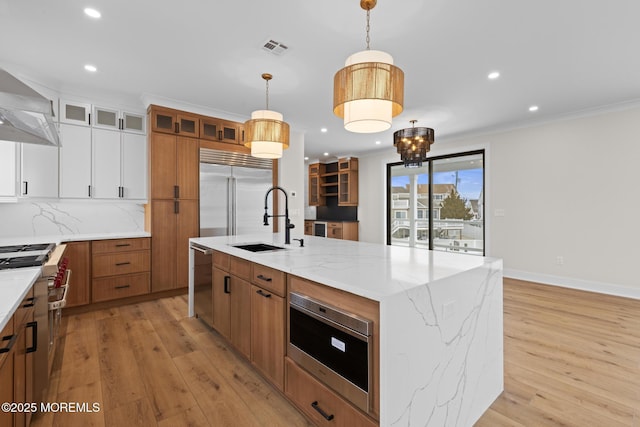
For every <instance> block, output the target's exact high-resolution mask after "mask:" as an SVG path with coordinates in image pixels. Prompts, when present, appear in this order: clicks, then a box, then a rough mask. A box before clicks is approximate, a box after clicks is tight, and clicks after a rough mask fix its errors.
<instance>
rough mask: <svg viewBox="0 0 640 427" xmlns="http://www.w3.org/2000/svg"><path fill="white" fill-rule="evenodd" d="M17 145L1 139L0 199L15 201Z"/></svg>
mask: <svg viewBox="0 0 640 427" xmlns="http://www.w3.org/2000/svg"><path fill="white" fill-rule="evenodd" d="M16 147H17V144H16V143H15V142H12V141H0V201H2V198H9V200H7V199H5V200H4V201H10V200H12V201H15V197H16V196H17V194H16V180H17V176H16V171H17V169H16Z"/></svg>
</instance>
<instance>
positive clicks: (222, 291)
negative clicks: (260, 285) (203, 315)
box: [213, 252, 251, 358]
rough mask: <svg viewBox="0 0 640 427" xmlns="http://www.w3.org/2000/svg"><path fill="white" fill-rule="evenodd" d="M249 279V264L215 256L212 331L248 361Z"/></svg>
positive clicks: (249, 353)
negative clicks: (226, 340) (224, 339)
mask: <svg viewBox="0 0 640 427" xmlns="http://www.w3.org/2000/svg"><path fill="white" fill-rule="evenodd" d="M216 265H217V266H216ZM250 278H251V263H250V262H249V261H246V260H243V259H240V258H236V257H233V256H229V255H227V254H221V253H219V252H214V267H213V327H214V328H215V329H216V330H217V331H218V332H220V334H221V335H223V336H224V337H226V338H227V339H228V340H229V341H230V342H231V344H233V346H234V347H236V349H237V350H238V351H240V352H241V353H242V354H243V355H245V357H247V358H250V357H251V284H250V283H249V282H248V281H247V280H249V279H250Z"/></svg>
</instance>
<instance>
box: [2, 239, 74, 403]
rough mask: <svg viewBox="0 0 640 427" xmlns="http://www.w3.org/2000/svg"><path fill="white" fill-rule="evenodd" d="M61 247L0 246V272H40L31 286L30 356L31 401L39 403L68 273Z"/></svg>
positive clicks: (42, 393) (44, 387)
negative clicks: (32, 332)
mask: <svg viewBox="0 0 640 427" xmlns="http://www.w3.org/2000/svg"><path fill="white" fill-rule="evenodd" d="M64 250H65V245H56V244H55V243H38V244H26V245H10V246H0V270H6V269H13V268H27V267H40V268H41V273H40V277H39V278H38V280H37V281H36V282H35V283H34V285H33V290H34V302H33V303H34V306H35V307H34V308H35V310H34V322H35V323H36V327H35V329H34V330H35V331H36V332H35V333H36V338H35V345H34V348H35V349H36V351H35V354H34V357H33V374H34V375H33V378H34V383H33V401H34V402H40V401H42V397H43V395H44V391H45V389H46V388H47V386H48V384H49V374H50V370H51V365H52V362H53V356H54V354H55V342H56V335H57V325H59V323H60V316H61V309H62V307H64V305H65V303H66V294H67V290H68V285H69V278H70V275H71V270H67V268H66V267H67V261H66V259H65V258H63V255H64Z"/></svg>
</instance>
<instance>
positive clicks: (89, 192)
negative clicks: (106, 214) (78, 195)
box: [87, 185, 91, 197]
mask: <svg viewBox="0 0 640 427" xmlns="http://www.w3.org/2000/svg"><path fill="white" fill-rule="evenodd" d="M87 189H88V191H87V194H88V195H89V197H91V185H88V186H87Z"/></svg>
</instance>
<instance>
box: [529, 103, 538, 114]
mask: <svg viewBox="0 0 640 427" xmlns="http://www.w3.org/2000/svg"><path fill="white" fill-rule="evenodd" d="M529 111H531V112H532V113H533V112H534V111H538V106H537V105H532V106H531V107H529Z"/></svg>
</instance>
